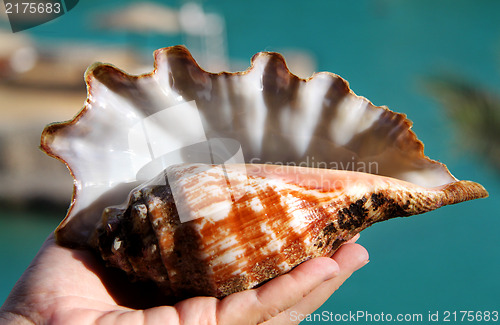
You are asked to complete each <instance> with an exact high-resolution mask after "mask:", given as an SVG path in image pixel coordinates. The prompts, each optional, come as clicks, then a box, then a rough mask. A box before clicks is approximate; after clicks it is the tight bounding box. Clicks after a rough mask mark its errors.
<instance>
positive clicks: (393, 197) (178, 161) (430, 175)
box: [41, 46, 488, 297]
mask: <svg viewBox="0 0 500 325" xmlns="http://www.w3.org/2000/svg"><path fill="white" fill-rule="evenodd" d="M85 78H86V82H87V85H88V98H87V102H86V103H85V106H84V108H83V109H82V110H81V111H80V113H79V114H78V115H77V116H75V118H74V119H73V120H71V121H68V122H64V123H59V124H53V125H49V126H48V127H47V128H46V129H45V130H44V132H43V134H42V141H41V147H42V149H43V150H45V152H46V153H47V154H49V155H51V156H53V157H56V158H57V159H59V160H61V161H63V162H64V163H66V165H67V166H68V168H69V169H70V171H71V173H72V175H73V177H74V184H75V186H74V193H73V200H72V203H71V206H70V209H69V211H68V214H67V216H66V218H65V219H64V220H63V221H62V223H61V224H60V225H59V227H58V229H57V230H56V237H57V240H58V242H59V243H60V244H62V245H67V246H87V247H92V248H94V249H96V250H98V251H99V252H100V254H101V256H102V257H103V259H104V260H106V261H107V262H108V264H109V265H112V266H115V267H119V268H121V269H122V270H124V271H125V272H127V273H128V274H129V275H130V276H131V277H132V278H135V279H149V280H153V281H154V282H156V283H157V285H158V287H160V288H161V289H162V290H163V291H164V293H165V294H167V295H174V296H178V297H188V296H193V295H211V296H215V297H224V296H226V295H228V294H231V293H234V292H237V291H241V290H245V289H248V288H253V287H255V286H257V285H259V284H260V283H262V282H264V281H266V280H268V279H270V278H273V277H275V276H278V275H280V274H283V273H286V272H288V271H289V270H291V269H292V268H293V267H295V266H296V265H298V264H299V263H301V262H303V261H305V260H307V259H310V258H313V257H316V256H331V255H332V254H333V253H334V252H335V250H336V249H337V248H338V247H339V246H340V245H341V244H342V243H343V242H345V241H347V240H349V239H350V238H352V237H353V236H354V235H355V234H357V233H358V232H360V231H361V230H363V229H365V228H366V227H368V226H370V225H372V224H373V223H375V222H378V221H383V220H387V219H389V218H393V217H402V216H409V215H413V214H418V213H424V212H427V211H430V210H433V209H436V208H439V207H441V206H443V205H448V204H454V203H458V202H462V201H466V200H472V199H476V198H481V197H486V196H487V195H488V193H487V192H486V190H485V189H484V188H483V187H482V186H481V185H479V184H477V183H474V182H470V181H459V180H457V179H456V178H455V177H453V176H452V175H451V174H450V172H449V171H448V169H447V168H446V166H445V165H444V164H441V163H439V162H436V161H433V160H430V159H429V158H427V157H426V156H425V155H424V153H423V144H422V143H421V142H420V141H419V140H418V139H417V137H416V135H415V134H414V133H413V132H412V131H411V122H410V121H409V120H408V119H407V118H406V116H405V115H404V114H399V113H394V112H392V111H390V110H389V109H387V108H386V107H376V106H374V105H373V104H372V103H370V102H369V101H368V100H366V99H365V98H362V97H358V96H356V95H355V94H354V93H353V92H352V91H351V90H350V89H349V86H348V84H347V82H346V81H345V80H343V79H342V78H340V77H339V76H337V75H334V74H331V73H317V74H315V75H313V76H312V77H311V78H309V79H307V80H303V79H300V78H298V77H296V76H294V75H293V74H292V73H290V72H289V71H288V69H287V67H286V64H285V61H284V59H283V57H281V56H280V55H279V54H276V53H267V52H265V53H259V54H257V55H255V56H254V57H253V59H252V66H251V67H250V68H249V69H248V70H247V71H244V72H239V73H226V72H222V73H218V74H213V73H209V72H206V71H204V70H202V69H201V68H200V67H199V66H198V65H197V64H196V62H195V61H194V59H193V58H192V57H191V55H190V54H189V52H188V51H187V50H186V49H185V48H184V47H180V46H176V47H170V48H164V49H160V50H157V51H156V52H155V69H154V71H153V72H152V73H150V74H146V75H141V76H130V75H127V74H125V73H124V72H122V71H120V70H118V69H116V68H114V67H112V66H110V65H104V64H95V65H93V66H91V67H90V68H89V69H88V71H87V73H86V77H85ZM127 193H129V194H128V199H127V202H125V203H123V202H124V201H125V199H126V198H127ZM120 204H121V205H120Z"/></svg>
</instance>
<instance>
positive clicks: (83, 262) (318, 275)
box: [0, 235, 368, 325]
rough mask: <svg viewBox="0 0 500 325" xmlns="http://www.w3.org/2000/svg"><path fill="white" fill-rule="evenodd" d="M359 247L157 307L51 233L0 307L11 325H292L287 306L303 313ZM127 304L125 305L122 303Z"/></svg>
mask: <svg viewBox="0 0 500 325" xmlns="http://www.w3.org/2000/svg"><path fill="white" fill-rule="evenodd" d="M367 260H368V255H367V252H366V250H365V249H364V248H363V247H362V246H360V245H358V244H354V243H348V244H345V245H344V246H342V247H341V248H340V249H339V250H338V251H337V252H336V253H335V255H334V256H333V259H329V258H316V259H313V260H310V261H307V262H305V263H303V264H301V265H300V266H298V267H296V268H295V269H294V270H293V271H291V272H290V273H288V274H286V275H283V276H280V277H278V278H276V279H273V280H271V281H269V282H268V283H266V284H265V285H263V286H261V287H259V288H257V289H253V290H247V291H243V292H239V293H235V294H232V295H230V296H228V297H226V298H224V299H222V300H219V299H216V298H213V297H195V298H191V299H187V300H183V301H181V302H178V303H177V304H175V305H173V306H160V307H153V308H147V309H135V308H145V307H148V306H158V305H159V304H161V303H159V301H158V300H157V299H156V296H155V293H154V291H152V290H150V289H151V288H146V290H145V289H144V287H142V288H140V287H139V286H137V285H131V284H129V283H128V282H126V281H125V279H123V278H122V276H121V274H118V273H114V272H113V271H111V270H109V269H106V268H105V267H104V266H103V265H102V263H101V262H100V261H99V260H98V259H97V258H95V257H94V255H92V253H90V252H88V251H84V250H72V249H68V248H63V247H60V246H58V245H56V244H55V239H54V237H53V235H51V236H50V237H49V238H48V239H47V241H46V242H45V244H44V245H43V247H42V249H41V250H40V252H39V254H38V255H37V257H36V258H35V259H34V260H33V262H32V263H31V265H30V266H29V267H28V269H27V270H26V272H25V273H24V274H23V276H22V277H21V279H20V280H19V281H18V283H17V284H16V286H15V287H14V289H13V291H12V292H11V294H10V296H9V297H8V298H7V300H6V302H5V304H4V305H3V306H2V309H1V310H0V320H2V319H3V320H7V321H11V322H12V323H15V324H18V323H19V324H22V323H28V324H32V323H35V324H39V323H44V324H45V323H49V324H68V323H71V324H75V325H78V324H82V325H84V324H94V323H102V324H115V323H116V324H124V325H126V324H145V325H146V324H147V325H150V324H165V323H168V324H259V323H262V322H266V321H267V322H268V323H269V324H285V323H292V322H291V321H290V314H289V313H290V312H291V311H292V310H293V311H295V312H297V313H302V314H307V313H311V312H313V311H314V310H316V309H317V308H319V307H320V306H321V304H322V303H323V302H324V301H326V299H328V297H329V296H330V295H331V294H332V293H333V292H334V291H335V290H336V289H337V288H338V287H339V286H340V285H341V284H342V283H343V282H344V281H345V280H346V279H347V278H348V277H349V276H350V275H351V274H352V272H354V271H355V270H357V269H358V268H360V267H361V266H363V265H364V264H366V262H367ZM125 306H130V307H135V308H130V307H125Z"/></svg>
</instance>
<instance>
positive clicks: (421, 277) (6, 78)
mask: <svg viewBox="0 0 500 325" xmlns="http://www.w3.org/2000/svg"><path fill="white" fill-rule="evenodd" d="M0 9H1V12H0V184H1V186H0V208H1V209H0V261H1V263H0V265H1V266H0V301H2V302H3V301H4V300H5V298H6V297H7V295H8V293H9V291H10V290H11V288H12V286H13V285H14V283H15V282H16V281H17V279H18V277H19V276H20V275H21V274H22V272H23V271H24V269H25V268H26V267H27V266H28V264H29V262H30V261H31V259H32V258H33V257H34V255H35V254H36V252H37V251H38V249H39V247H40V245H41V244H42V242H43V241H44V239H45V238H46V237H47V236H48V234H49V233H50V232H51V231H52V230H53V229H54V228H55V227H56V226H57V225H58V223H59V222H60V221H61V220H62V218H63V217H64V215H65V212H66V208H67V207H68V205H69V201H70V199H71V193H72V179H71V177H70V175H69V173H68V171H67V169H66V168H65V166H64V165H63V164H62V163H60V162H58V161H57V160H55V159H52V158H49V157H48V156H45V154H43V153H42V152H41V151H40V150H39V149H38V146H39V141H40V134H41V131H42V129H43V127H44V126H45V125H46V124H48V123H51V122H54V121H63V120H67V119H70V118H72V117H73V115H75V114H76V113H77V112H78V111H79V109H80V108H81V107H82V106H83V103H84V101H85V98H86V88H85V83H84V80H83V74H84V71H85V69H86V67H87V66H89V65H90V64H91V63H93V62H95V61H101V62H109V63H113V64H114V65H116V66H118V67H119V68H121V69H123V70H125V71H127V72H129V73H133V74H139V73H143V72H149V71H151V70H152V66H153V59H152V52H153V51H154V50H155V49H157V48H161V47H166V46H171V45H177V44H184V45H186V46H187V47H188V48H189V49H190V51H191V52H192V54H193V55H194V57H195V58H196V59H197V60H198V62H199V63H200V65H201V66H202V67H204V68H205V69H206V70H209V71H212V72H218V71H221V70H229V71H237V70H244V69H246V68H247V67H248V65H249V63H250V58H251V57H252V56H253V55H254V54H255V53H257V52H259V51H278V52H281V53H282V54H284V56H285V58H286V59H287V63H288V65H289V67H290V69H291V70H292V72H294V73H295V74H297V75H299V76H301V77H308V76H310V75H311V74H312V73H313V72H315V71H330V72H334V73H337V74H339V75H340V76H342V77H343V78H345V79H347V80H348V81H349V83H350V86H351V88H352V89H353V91H354V92H355V93H356V94H358V95H361V96H364V97H367V98H369V99H370V100H371V101H372V102H373V103H374V104H375V105H387V106H388V107H389V108H391V109H392V110H394V111H397V112H402V113H405V114H407V115H408V117H409V118H410V119H411V120H412V121H413V122H414V127H413V130H414V131H415V132H416V134H417V135H418V137H419V139H420V140H422V141H423V142H424V144H425V153H426V155H427V156H429V157H430V158H432V159H436V160H439V161H442V162H444V163H446V164H447V166H448V168H449V169H450V171H451V172H452V173H453V174H454V175H455V176H456V177H457V178H459V179H470V180H474V181H477V182H479V183H481V184H483V185H484V186H485V187H486V188H487V189H488V191H489V193H490V197H489V198H487V199H483V200H476V201H473V202H467V203H463V204H460V205H457V206H450V207H446V208H442V209H439V210H437V211H434V212H430V213H427V214H424V215H420V216H416V217H412V218H408V219H396V220H391V221H388V222H384V223H382V224H377V225H375V226H373V227H371V228H369V229H367V230H365V231H364V232H363V233H362V235H361V239H360V241H359V243H361V244H362V245H364V246H365V247H366V248H367V249H368V251H369V252H370V259H371V262H370V263H369V264H368V265H367V266H366V267H365V268H363V269H362V270H360V271H359V272H357V273H356V274H355V275H354V276H353V277H352V278H350V279H349V280H348V282H347V283H346V284H345V285H344V286H342V288H341V289H340V290H339V291H338V292H337V293H335V294H334V295H333V296H332V297H331V298H330V300H329V301H328V302H327V303H325V304H324V305H323V307H322V309H320V310H319V311H318V312H317V313H321V312H322V311H323V310H326V311H329V312H333V313H335V314H336V313H339V314H341V313H349V312H350V311H351V312H357V311H366V312H370V313H381V312H384V313H385V314H387V313H392V314H394V315H395V314H398V313H421V314H423V315H424V319H426V317H427V315H428V312H429V311H430V312H435V311H438V310H439V311H441V312H443V311H445V310H449V311H459V310H474V311H476V310H480V311H482V310H494V309H496V310H498V308H499V306H500V279H499V277H498V274H499V271H500V236H499V235H498V234H499V230H500V218H499V214H500V213H499V212H498V207H497V206H495V204H498V203H499V201H498V195H499V193H500V21H499V19H498V13H500V2H499V1H496V0H476V1H457V0H442V1H431V0H419V1H397V0H371V1H368V0H363V1H351V2H348V1H322V2H319V1H315V2H306V1H303V0H300V1H299V0H289V1H286V2H285V1H267V0H266V1H263V0H256V1H251V2H250V1H248V2H243V1H241V2H236V1H222V0H218V1H187V0H186V1H184V0H171V1H163V2H160V1H157V2H155V1H129V0H108V1H99V0H85V1H80V3H78V5H77V6H76V7H75V8H74V9H73V10H71V11H69V12H68V13H66V14H64V15H63V16H61V17H59V18H57V19H55V20H53V21H51V22H48V23H46V24H43V25H40V26H37V27H34V28H32V29H29V30H26V31H22V32H18V33H12V31H11V29H10V25H9V21H8V19H7V16H6V14H5V10H4V8H3V4H1V5H0Z"/></svg>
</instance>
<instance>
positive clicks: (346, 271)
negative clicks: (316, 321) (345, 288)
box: [266, 243, 368, 324]
mask: <svg viewBox="0 0 500 325" xmlns="http://www.w3.org/2000/svg"><path fill="white" fill-rule="evenodd" d="M333 259H334V260H335V261H336V262H337V264H338V266H339V268H340V273H339V275H338V276H336V277H335V278H332V279H330V280H327V281H324V282H323V283H322V284H320V285H319V286H318V287H316V288H315V289H314V290H313V291H311V292H310V293H309V294H308V295H307V296H306V297H304V299H302V300H301V301H299V302H298V303H297V304H296V305H294V306H292V307H291V308H289V309H288V310H286V311H284V312H283V313H281V314H280V315H278V316H277V317H275V318H274V319H272V320H271V321H269V322H267V323H266V324H298V323H299V322H300V321H301V320H303V319H304V317H306V315H307V314H310V313H312V312H314V311H315V310H316V309H318V308H319V307H321V305H322V304H323V303H324V302H325V301H326V300H328V298H329V297H330V296H331V295H332V294H333V293H334V292H335V291H336V290H337V289H338V288H339V287H340V286H341V285H342V284H343V283H344V282H345V280H347V279H348V278H349V277H350V276H351V274H352V273H353V272H355V271H356V270H358V269H360V268H361V267H363V266H364V265H366V263H368V252H367V251H366V249H365V248H364V247H363V246H361V245H358V244H350V243H348V244H344V245H343V246H342V247H341V248H339V250H338V251H337V252H336V253H335V255H334V256H333Z"/></svg>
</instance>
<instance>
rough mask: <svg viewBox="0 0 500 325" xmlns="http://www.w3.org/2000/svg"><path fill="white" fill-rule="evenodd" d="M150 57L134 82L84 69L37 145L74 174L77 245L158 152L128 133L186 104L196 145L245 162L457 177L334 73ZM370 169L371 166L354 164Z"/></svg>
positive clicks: (416, 177)
mask: <svg viewBox="0 0 500 325" xmlns="http://www.w3.org/2000/svg"><path fill="white" fill-rule="evenodd" d="M154 59H155V62H154V69H153V71H152V72H151V73H147V74H143V75H139V76H131V75H129V74H127V73H125V72H123V71H121V70H119V69H117V68H115V67H114V66H112V65H107V64H101V63H95V64H93V65H92V66H90V67H89V68H88V69H87V71H86V72H85V82H86V84H87V100H86V102H85V105H84V107H83V108H82V109H81V110H80V112H79V113H78V114H77V115H76V116H75V117H74V118H73V119H72V120H69V121H66V122H61V123H54V124H51V125H48V126H47V127H46V128H45V129H44V131H43V133H42V137H41V149H42V150H43V151H45V152H46V153H47V154H48V155H50V156H52V157H54V158H56V159H58V160H60V161H61V162H63V163H65V164H66V166H67V167H68V169H69V170H70V173H71V174H72V176H73V178H74V189H73V197H72V201H71V205H70V207H69V210H68V213H67V216H66V218H65V219H64V220H63V221H62V223H61V225H60V226H59V227H58V239H61V238H62V237H65V238H67V237H70V236H69V235H63V233H64V229H65V228H66V226H67V224H68V222H70V220H73V219H75V216H77V217H78V218H76V219H79V220H73V221H71V222H73V223H75V225H76V226H72V227H70V228H81V230H80V231H79V232H80V234H76V237H78V236H80V238H77V239H76V241H77V242H82V241H83V238H85V237H86V236H88V232H89V231H88V229H90V227H93V225H94V224H95V222H96V220H97V219H98V218H99V217H100V215H101V211H102V208H103V207H106V206H109V205H114V204H121V203H123V201H124V198H125V197H126V194H123V193H127V192H128V191H130V190H131V189H132V188H133V187H134V186H135V185H136V182H135V181H136V180H137V178H136V176H137V175H136V174H137V171H138V170H140V169H141V167H143V166H144V165H146V164H147V163H149V162H150V161H151V160H152V159H151V157H152V156H153V155H152V152H154V150H155V148H154V144H153V141H150V142H148V143H147V146H146V147H148V148H149V151H148V150H144V152H143V151H141V150H139V151H137V150H136V151H134V150H132V149H131V148H135V147H133V146H132V145H131V140H130V139H131V137H130V130H131V129H133V128H134V127H136V126H137V124H138V123H139V124H141V125H143V121H144V120H146V119H148V118H149V117H151V116H155V115H157V114H158V113H160V112H163V111H165V110H167V108H168V109H169V108H171V107H174V106H176V105H179V104H186V103H189V102H191V101H192V102H194V103H195V104H196V107H195V108H196V110H194V111H195V112H197V114H199V119H200V123H201V125H202V129H203V131H204V133H203V135H202V137H201V140H200V139H198V140H199V141H206V140H208V139H213V138H229V139H234V140H236V141H237V142H238V143H239V144H240V145H241V149H242V154H243V156H244V162H247V163H278V164H280V163H281V164H294V165H297V166H303V163H304V162H306V165H307V166H308V167H321V168H329V169H348V170H354V169H356V171H359V172H366V173H371V174H379V175H384V176H389V177H393V178H396V179H401V180H404V181H407V182H411V183H415V184H418V185H421V186H424V187H436V186H445V185H446V184H454V183H456V182H457V181H458V180H457V179H456V178H455V177H453V176H452V175H451V174H450V172H449V171H448V169H447V167H446V166H445V165H444V164H442V163H440V162H438V161H434V160H431V159H430V158H428V157H427V156H425V155H424V145H423V144H422V142H421V141H420V140H418V139H417V136H416V135H415V133H414V132H413V131H412V130H411V127H412V122H411V121H410V120H408V119H407V118H406V115H405V114H401V113H395V112H392V111H391V110H389V109H388V108H387V107H384V106H380V107H378V106H374V105H373V104H372V103H371V102H370V101H369V100H367V99H366V98H364V97H360V96H357V95H356V94H354V92H353V91H352V90H351V89H350V88H349V84H348V82H347V81H345V80H344V79H342V78H341V77H339V76H338V75H336V74H333V73H329V72H320V73H316V74H314V75H313V76H311V77H310V78H308V79H301V78H298V77H297V76H295V75H293V74H292V73H291V72H290V71H289V70H288V68H287V66H286V63H285V60H284V58H283V57H282V56H281V55H280V54H278V53H273V52H262V53H258V54H256V55H254V56H253V57H252V60H251V66H250V67H249V68H248V69H247V70H246V71H242V72H220V73H209V72H207V71H205V70H203V69H202V68H200V67H199V66H198V64H197V63H196V61H195V60H194V58H193V57H192V56H191V54H190V53H189V51H188V50H187V49H186V48H185V47H183V46H173V47H168V48H163V49H159V50H157V51H155V53H154ZM181 124H182V123H181ZM147 132H149V131H147ZM176 132H177V131H176ZM164 133H165V134H161V132H160V133H159V134H160V136H166V139H167V140H165V141H164V142H168V141H169V140H168V139H170V140H172V139H173V140H175V139H176V134H170V135H168V134H166V133H168V132H167V131H165V132H164ZM177 138H179V137H177ZM148 141H149V140H148ZM132 142H133V141H132ZM311 160H312V162H311ZM180 162H184V161H180ZM185 162H189V161H185ZM371 163H373V166H376V170H359V169H360V168H354V165H356V167H360V166H361V165H363V166H365V167H366V166H370V164H371ZM315 164H316V165H315ZM319 164H322V165H321V166H318V165H319ZM324 164H326V165H324ZM328 164H329V165H328ZM446 186H448V185H446ZM473 188H474V189H475V190H478V191H479V189H478V188H477V187H473ZM483 190H484V188H483ZM480 192H481V191H480ZM481 193H483V194H481V195H483V196H484V195H486V194H484V193H486V192H485V191H484V192H481ZM69 233H72V231H71V230H70V231H69ZM72 235H75V234H74V233H73V234H72ZM69 240H70V239H68V241H69ZM62 241H65V240H62Z"/></svg>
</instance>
